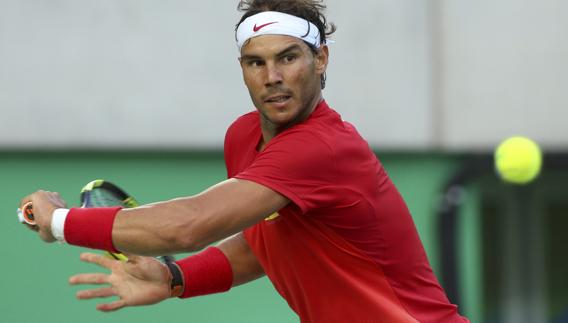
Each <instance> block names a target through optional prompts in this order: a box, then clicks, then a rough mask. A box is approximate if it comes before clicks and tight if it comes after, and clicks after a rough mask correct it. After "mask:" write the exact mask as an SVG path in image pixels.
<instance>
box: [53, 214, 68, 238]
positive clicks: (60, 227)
mask: <svg viewBox="0 0 568 323" xmlns="http://www.w3.org/2000/svg"><path fill="white" fill-rule="evenodd" d="M67 213H69V209H55V211H53V216H52V218H51V234H53V236H54V237H55V239H57V240H58V241H60V242H65V233H64V232H65V231H64V228H65V219H66V218H67Z"/></svg>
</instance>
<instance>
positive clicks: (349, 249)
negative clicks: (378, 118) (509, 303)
mask: <svg viewBox="0 0 568 323" xmlns="http://www.w3.org/2000/svg"><path fill="white" fill-rule="evenodd" d="M261 136H262V134H261V129H260V119H259V114H258V112H251V113H248V114H245V115H243V116H241V117H240V118H239V119H237V120H236V121H235V122H234V123H233V124H232V125H231V126H230V128H229V129H228V131H227V135H226V137H225V161H226V166H227V173H228V177H229V178H231V177H235V178H239V179H244V180H250V181H254V182H256V183H259V184H261V185H264V186H267V187H269V188H271V189H273V190H274V191H276V192H278V193H280V194H282V195H284V196H286V197H287V198H288V199H290V201H291V203H290V204H289V205H288V206H286V207H284V208H283V209H281V210H279V211H278V213H275V214H273V215H270V216H268V217H267V218H266V219H265V220H264V221H261V222H260V223H258V224H256V225H254V226H252V227H250V228H248V229H246V230H245V231H244V235H245V238H246V240H247V242H248V243H249V245H250V248H251V249H252V251H253V252H254V254H255V255H256V257H257V258H258V260H259V262H260V264H261V265H262V267H263V268H264V271H265V272H266V275H267V276H268V278H269V279H270V280H271V282H272V283H273V284H274V287H275V288H276V290H277V291H278V292H279V293H280V295H282V297H284V298H285V299H286V301H287V302H288V304H289V305H290V307H291V308H292V309H293V310H294V311H295V312H296V313H297V314H298V315H299V317H300V319H301V320H302V322H325V323H329V322H436V323H442V322H467V319H465V318H463V317H461V316H460V315H459V314H458V312H457V307H456V306H455V305H452V304H451V303H450V302H449V301H448V299H447V297H446V295H445V293H444V291H443V290H442V288H441V287H440V285H439V283H438V281H437V279H436V277H435V276H434V273H433V272H432V269H431V267H430V265H429V263H428V259H427V257H426V253H425V251H424V248H423V246H422V243H421V241H420V238H419V237H418V233H417V231H416V228H415V226H414V222H413V221H412V217H411V216H410V214H409V211H408V209H407V207H406V205H405V203H404V201H403V199H402V198H401V196H400V194H399V193H398V191H397V189H396V188H395V186H394V185H393V183H392V182H391V180H390V179H389V177H388V175H387V174H386V172H385V170H384V169H383V167H382V165H381V164H380V162H379V161H378V159H377V158H376V156H375V154H374V153H373V152H372V151H371V149H370V148H369V146H368V144H367V142H366V141H365V140H364V139H363V138H361V136H360V135H359V134H358V133H357V131H356V130H355V128H354V127H353V126H352V125H350V124H349V123H347V122H345V121H343V120H341V117H340V115H339V114H338V113H336V112H335V111H334V110H332V109H330V108H329V107H328V105H327V104H326V102H325V101H322V102H320V104H319V105H318V106H317V107H316V109H315V110H314V111H313V112H312V114H311V115H310V116H309V118H308V119H307V120H305V121H304V122H302V123H300V124H298V125H295V126H293V127H291V128H289V129H287V130H285V131H283V132H282V133H280V134H278V135H277V136H276V137H274V138H273V139H272V140H271V141H270V142H269V143H268V144H267V145H266V146H265V148H264V150H262V151H261V152H258V151H257V149H256V148H257V146H258V144H259V142H260V140H261Z"/></svg>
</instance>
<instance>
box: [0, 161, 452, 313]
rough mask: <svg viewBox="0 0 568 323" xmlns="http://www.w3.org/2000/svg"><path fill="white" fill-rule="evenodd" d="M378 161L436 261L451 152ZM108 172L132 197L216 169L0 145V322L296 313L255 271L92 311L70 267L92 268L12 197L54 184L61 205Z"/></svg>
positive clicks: (197, 186) (187, 184) (188, 191)
mask: <svg viewBox="0 0 568 323" xmlns="http://www.w3.org/2000/svg"><path fill="white" fill-rule="evenodd" d="M380 159H381V160H382V162H383V164H384V165H385V168H386V169H387V171H388V172H389V174H390V176H391V178H392V179H393V181H394V182H395V184H396V185H397V187H398V188H399V190H400V191H401V193H402V195H403V197H404V198H405V200H406V201H407V203H408V205H409V208H410V210H411V212H412V214H413V216H414V219H415V222H416V225H417V227H418V230H419V232H420V235H421V237H422V240H423V242H424V245H425V247H426V249H427V252H428V254H429V256H430V260H431V262H432V265H433V266H434V268H435V270H436V268H437V267H438V261H437V254H436V243H437V240H436V236H435V234H436V227H435V225H434V224H435V210H436V207H437V203H438V201H439V199H440V193H439V190H440V188H441V186H442V185H443V183H444V181H445V180H446V179H447V177H448V176H449V174H451V172H452V171H453V170H454V169H455V167H456V166H457V163H458V160H457V159H456V158H455V157H451V156H443V155H431V154H383V155H380ZM97 178H104V179H107V180H110V181H113V182H115V183H117V184H119V185H120V186H122V187H123V188H124V189H126V190H127V191H128V192H129V193H130V194H132V195H133V196H135V197H136V198H137V199H138V200H139V201H140V202H142V203H145V202H153V201H158V200H164V199H169V198H174V197H178V196H185V195H192V194H195V193H197V192H200V191H201V190H203V189H205V188H207V187H208V186H210V185H212V184H214V183H216V182H218V181H221V180H223V179H224V178H225V170H224V163H223V160H222V155H221V154H220V153H216V152H213V153H204V152H196V153H190V152H183V153H180V152H150V153H144V152H136V153H111V152H105V153H93V152H87V153H80V152H61V153H53V152H51V153H47V152H43V153H32V152H4V153H0V189H1V194H0V214H2V217H0V224H1V228H2V233H3V234H2V239H3V243H2V244H0V245H1V247H0V248H2V252H1V254H2V255H3V256H4V261H3V263H2V267H1V268H2V275H0V290H1V296H0V297H1V298H0V311H1V313H2V314H1V317H0V321H2V322H14V323H16V322H39V321H42V322H45V323H47V322H81V323H89V322H134V321H136V322H139V323H143V322H179V321H181V320H183V321H187V322H251V323H252V322H267V321H270V322H296V321H298V319H297V317H296V316H295V314H294V313H293V312H292V311H291V310H290V309H289V308H288V306H287V304H286V303H285V301H283V300H282V299H281V298H280V297H279V296H278V294H277V293H276V292H275V290H274V289H273V288H272V286H271V284H270V282H269V281H268V280H267V279H266V278H264V279H261V280H258V281H256V282H253V283H251V284H248V285H246V286H240V287H237V288H235V289H234V290H232V291H231V292H229V293H225V294H220V295H210V296H206V297H201V298H195V299H189V300H178V299H175V300H168V301H165V302H163V303H161V304H158V305H154V306H151V307H144V308H128V309H126V310H122V311H119V312H117V313H110V314H108V313H107V314H105V313H100V312H97V311H96V310H95V308H94V307H95V304H96V303H97V302H98V301H78V300H76V299H75V298H74V293H75V292H76V291H77V290H79V288H77V287H74V286H69V285H68V284H67V279H68V277H69V276H71V275H73V274H76V273H81V272H89V271H98V270H99V269H98V268H96V267H95V266H93V265H89V264H83V263H81V262H80V261H79V260H78V258H79V254H80V253H81V252H82V251H84V249H81V248H77V247H72V246H67V245H60V244H57V243H55V244H50V245H47V244H44V243H43V242H41V241H40V240H39V238H38V237H37V236H36V235H35V234H33V233H32V232H31V231H28V230H26V229H25V228H24V227H23V226H21V225H20V224H19V223H18V222H17V218H16V212H15V211H16V208H17V206H18V202H19V200H20V199H21V198H22V197H23V196H25V195H26V194H28V193H31V192H33V191H35V190H37V189H45V190H50V191H58V192H60V193H61V194H62V196H63V197H64V198H65V199H66V200H67V202H68V203H69V205H70V206H76V205H77V204H78V197H79V190H80V188H81V187H82V186H83V185H84V184H86V183H87V182H89V181H91V180H93V179H97Z"/></svg>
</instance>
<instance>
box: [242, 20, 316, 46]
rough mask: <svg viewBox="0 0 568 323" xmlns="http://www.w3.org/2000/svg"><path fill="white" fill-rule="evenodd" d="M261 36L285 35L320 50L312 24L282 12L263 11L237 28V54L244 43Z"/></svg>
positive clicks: (314, 26)
mask: <svg viewBox="0 0 568 323" xmlns="http://www.w3.org/2000/svg"><path fill="white" fill-rule="evenodd" d="M261 35H286V36H292V37H296V38H300V39H301V40H303V41H305V42H307V43H309V44H312V45H314V46H315V47H316V48H320V46H321V41H320V33H319V29H318V27H316V25H314V24H313V23H311V22H309V21H307V20H305V19H302V18H299V17H296V16H293V15H289V14H286V13H282V12H277V11H264V12H261V13H257V14H256V15H253V16H250V17H248V18H247V19H245V20H244V21H243V22H242V23H241V24H240V25H239V28H237V35H236V36H237V47H238V48H239V52H240V51H241V48H242V47H243V45H244V43H245V42H246V41H247V40H249V39H251V38H253V37H257V36H261Z"/></svg>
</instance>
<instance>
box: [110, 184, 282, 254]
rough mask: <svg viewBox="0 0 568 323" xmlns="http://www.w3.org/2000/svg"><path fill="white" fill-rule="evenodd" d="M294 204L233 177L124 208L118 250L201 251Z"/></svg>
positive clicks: (119, 222)
mask: <svg viewBox="0 0 568 323" xmlns="http://www.w3.org/2000/svg"><path fill="white" fill-rule="evenodd" d="M288 203H289V200H288V199H287V198H286V197H284V196H282V195H280V194H279V193H277V192H275V191H273V190H271V189H269V188H268V187H266V186H263V185H260V184H257V183H254V182H251V181H246V180H239V179H229V180H226V181H223V182H221V183H219V184H217V185H215V186H212V187H211V188H209V189H207V190H206V191H204V192H202V193H200V194H198V195H195V196H191V197H185V198H178V199H174V200H171V201H167V202H160V203H155V204H151V205H147V206H143V207H139V208H134V209H123V210H121V211H120V212H119V213H118V215H117V217H116V219H115V222H114V226H113V230H112V240H113V243H114V246H115V247H116V248H117V249H118V250H120V251H124V252H128V253H134V254H139V255H161V254H171V253H179V252H188V251H197V250H201V249H203V248H204V247H205V246H207V245H209V244H211V243H213V242H215V241H219V240H221V239H224V238H227V237H229V236H231V235H233V234H235V233H237V232H240V231H242V230H243V229H245V228H247V227H249V226H251V225H253V224H255V223H256V222H258V221H260V220H262V219H264V218H265V217H266V216H268V215H270V214H272V213H274V212H276V211H278V210H279V209H281V208H283V207H284V206H286V205H287V204H288Z"/></svg>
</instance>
